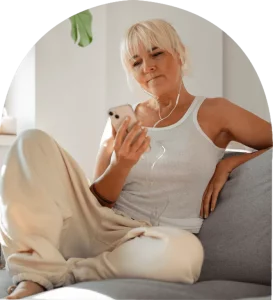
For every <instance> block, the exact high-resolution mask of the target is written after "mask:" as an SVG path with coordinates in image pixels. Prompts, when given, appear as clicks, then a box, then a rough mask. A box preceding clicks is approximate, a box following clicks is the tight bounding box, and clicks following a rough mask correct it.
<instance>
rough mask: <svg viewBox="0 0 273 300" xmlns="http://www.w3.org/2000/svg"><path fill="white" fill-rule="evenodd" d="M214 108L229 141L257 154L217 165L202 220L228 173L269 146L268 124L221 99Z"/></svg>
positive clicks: (205, 216) (269, 126) (226, 160)
mask: <svg viewBox="0 0 273 300" xmlns="http://www.w3.org/2000/svg"><path fill="white" fill-rule="evenodd" d="M216 109H217V111H216V112H217V114H218V116H219V117H220V118H219V119H220V120H221V128H222V131H223V132H225V133H227V134H228V135H229V136H230V140H231V141H236V142H239V143H241V144H244V145H245V146H248V147H250V148H253V149H256V150H257V151H255V152H253V153H245V154H241V155H238V156H231V157H228V158H225V159H223V160H221V161H220V162H219V163H218V165H217V166H216V169H215V172H214V175H213V177H212V178H211V180H210V182H209V184H208V186H207V188H206V190H205V193H204V196H203V201H202V206H201V211H200V216H201V217H204V218H207V217H208V215H209V213H210V212H212V211H213V210H214V209H215V206H216V202H217V198H218V195H219V193H220V191H221V189H222V188H223V186H224V184H225V183H226V181H227V179H228V176H229V174H230V172H232V170H234V169H235V168H237V167H238V166H240V165H241V164H243V163H245V162H246V161H248V160H250V159H252V158H254V157H256V156H258V155H260V154H262V153H263V152H265V151H267V150H268V149H269V148H271V147H272V128H271V124H270V123H269V122H267V121H265V120H263V119H261V118H259V117H258V116H256V115H255V114H253V113H251V112H249V111H247V110H245V109H243V108H241V107H240V106H237V105H235V104H233V103H232V102H230V101H228V100H226V99H224V98H220V99H217V105H216Z"/></svg>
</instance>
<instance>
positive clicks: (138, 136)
mask: <svg viewBox="0 0 273 300" xmlns="http://www.w3.org/2000/svg"><path fill="white" fill-rule="evenodd" d="M129 122H130V118H129V117H128V119H126V120H125V121H124V122H123V124H122V125H121V127H120V128H119V130H118V132H117V133H116V132H115V129H114V128H113V136H114V138H115V141H114V152H115V159H114V160H113V162H112V164H115V165H119V166H120V167H122V168H126V169H131V168H132V167H133V166H134V165H135V164H136V163H137V162H138V161H139V159H140V157H141V156H142V155H143V153H145V151H146V150H147V149H148V148H149V144H150V137H148V136H147V129H146V128H142V127H141V126H140V122H138V123H136V124H135V125H134V126H133V128H132V129H131V130H130V132H129V133H128V125H129Z"/></svg>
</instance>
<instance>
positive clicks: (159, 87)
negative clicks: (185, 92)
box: [129, 46, 181, 97]
mask: <svg viewBox="0 0 273 300" xmlns="http://www.w3.org/2000/svg"><path fill="white" fill-rule="evenodd" d="M129 71H130V72H131V73H132V74H133V76H134V78H135V80H136V81H137V82H138V83H139V84H140V86H141V87H142V88H143V89H144V90H146V91H147V92H150V93H151V94H153V95H155V96H157V97H160V96H162V95H165V94H168V93H171V92H173V91H174V90H177V86H178V85H179V84H180V82H181V60H180V59H179V55H178V54H177V55H175V56H173V55H172V54H171V53H169V52H167V51H166V50H162V49H160V48H158V47H153V48H152V51H150V50H147V49H145V48H144V47H143V46H140V47H139V49H138V53H136V54H135V55H134V56H133V57H132V58H131V59H130V61H129Z"/></svg>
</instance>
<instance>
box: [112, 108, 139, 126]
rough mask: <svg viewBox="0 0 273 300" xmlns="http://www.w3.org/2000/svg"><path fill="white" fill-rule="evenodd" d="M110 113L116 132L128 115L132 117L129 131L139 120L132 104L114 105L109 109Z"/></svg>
mask: <svg viewBox="0 0 273 300" xmlns="http://www.w3.org/2000/svg"><path fill="white" fill-rule="evenodd" d="M108 114H109V117H110V119H111V123H112V125H113V127H114V128H115V130H116V132H117V131H118V129H119V127H120V126H121V125H122V123H123V122H124V120H125V118H126V117H127V116H129V117H130V123H129V126H128V131H130V130H131V128H132V127H133V126H134V124H135V123H136V122H137V118H136V115H135V112H134V110H133V107H132V106H131V105H130V104H125V105H121V106H116V107H112V108H110V109H109V110H108Z"/></svg>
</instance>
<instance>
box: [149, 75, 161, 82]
mask: <svg viewBox="0 0 273 300" xmlns="http://www.w3.org/2000/svg"><path fill="white" fill-rule="evenodd" d="M159 77H161V75H158V76H155V77H153V78H151V79H149V80H148V81H147V82H150V81H153V80H155V79H158V78H159Z"/></svg>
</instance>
